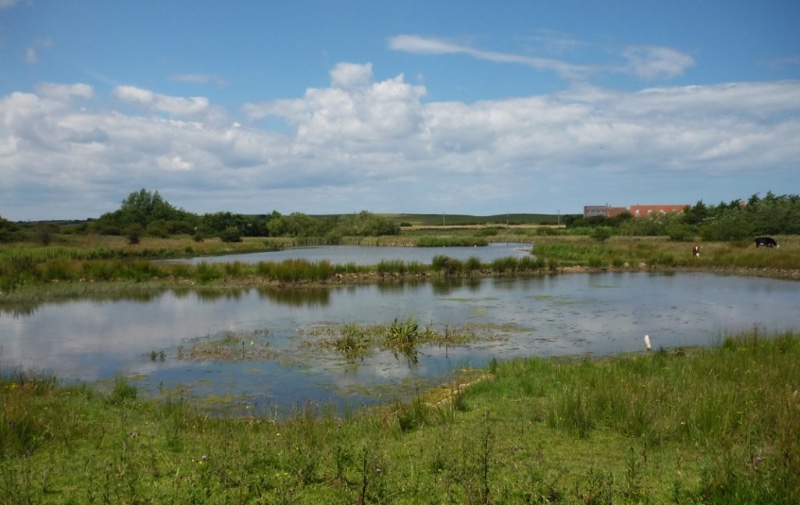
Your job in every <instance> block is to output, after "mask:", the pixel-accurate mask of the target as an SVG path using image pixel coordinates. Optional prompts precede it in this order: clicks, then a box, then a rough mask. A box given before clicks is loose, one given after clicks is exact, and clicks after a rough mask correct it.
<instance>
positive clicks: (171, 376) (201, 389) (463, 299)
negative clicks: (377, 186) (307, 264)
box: [0, 248, 800, 413]
mask: <svg viewBox="0 0 800 505" xmlns="http://www.w3.org/2000/svg"><path fill="white" fill-rule="evenodd" d="M367 249H379V248H367ZM448 249H454V248H448ZM478 249H484V250H488V249H489V248H478ZM415 252H416V251H415ZM229 259H230V258H229ZM402 259H405V258H402ZM405 260H406V261H408V260H407V259H405ZM258 261H262V260H258ZM420 261H424V260H420ZM798 295H800V283H797V282H794V281H787V280H777V279H765V278H757V277H736V276H725V275H714V274H709V273H674V274H663V273H662V274H654V273H645V272H623V273H612V272H603V273H591V274H563V275H554V276H541V277H527V278H481V279H458V280H453V281H435V282H395V283H385V284H366V285H357V286H337V287H330V288H318V289H317V288H314V289H301V290H296V289H294V290H293V289H276V288H270V289H242V290H236V291H228V292H225V293H219V292H217V293H210V292H207V291H194V290H184V291H174V290H165V291H161V292H158V293H153V294H150V295H148V296H141V295H140V296H137V297H129V298H122V299H115V300H109V299H75V300H69V301H63V302H59V303H47V304H43V305H40V306H38V307H36V308H33V309H31V308H27V309H26V310H18V308H15V307H3V308H2V310H0V361H2V362H3V363H4V364H5V365H6V366H19V367H22V368H25V369H34V370H40V371H48V372H52V373H54V374H56V376H57V377H59V378H60V379H62V380H81V381H89V382H94V381H101V380H105V379H109V378H113V377H114V376H115V375H117V374H124V375H126V376H130V377H135V378H136V379H137V385H138V387H139V389H140V391H141V392H145V393H153V394H158V392H159V391H169V392H172V393H173V394H175V392H179V394H180V395H182V396H186V397H189V398H193V399H197V400H198V401H200V402H201V403H203V404H205V405H206V406H208V407H209V408H215V407H226V408H231V406H233V408H235V409H240V410H245V411H251V412H259V413H265V412H272V411H275V410H280V411H283V412H286V411H287V410H288V409H291V408H292V406H294V405H297V404H302V403H304V402H307V401H311V402H315V403H319V404H328V403H332V404H335V405H338V406H342V405H353V406H357V405H362V404H371V403H375V402H381V401H386V400H388V399H393V398H396V397H399V396H402V395H403V394H407V393H411V394H413V392H414V391H415V390H416V388H418V387H420V384H422V385H430V384H434V383H442V382H444V381H446V380H447V378H448V377H449V376H450V374H452V373H453V372H454V371H456V370H458V369H461V368H463V367H468V366H473V367H480V366H483V365H485V364H486V363H487V362H488V361H489V360H491V359H492V358H497V359H507V358H512V357H515V356H558V355H576V354H577V355H581V354H586V353H590V354H593V355H606V354H611V353H620V352H642V351H643V350H644V342H643V336H644V335H645V334H649V335H650V337H651V340H652V342H653V346H654V347H655V348H659V347H665V348H673V347H678V346H696V345H700V346H706V345H712V344H715V343H717V342H718V341H719V339H720V336H721V335H722V334H723V333H725V332H727V331H743V330H748V329H752V328H753V327H757V328H759V330H760V331H762V330H763V331H765V332H768V331H780V330H787V329H797V328H798V327H799V326H800V316H799V315H798V314H800V296H798ZM409 317H410V318H413V319H415V320H416V321H418V322H419V323H420V326H421V327H425V326H426V325H429V324H432V325H434V326H436V327H437V328H441V327H444V326H445V325H449V326H454V327H458V326H463V325H476V326H478V327H481V328H484V329H486V330H487V331H489V332H490V333H491V335H492V337H493V338H492V339H490V340H488V341H484V342H479V343H475V344H470V345H467V346H463V347H450V348H439V347H423V348H420V349H419V353H418V355H417V356H416V358H417V359H416V360H415V361H414V360H409V359H407V358H406V357H404V356H395V355H394V354H392V353H391V352H377V353H375V354H374V355H372V356H370V357H367V358H365V359H364V360H363V361H358V362H355V363H353V362H348V361H347V360H346V359H344V358H343V357H342V356H340V355H337V354H335V353H333V352H327V351H320V350H319V349H315V348H309V347H308V345H307V344H308V343H309V342H311V341H313V340H314V339H316V338H319V337H315V336H313V330H314V329H315V328H318V327H330V326H333V327H338V326H339V325H342V324H352V323H354V324H359V325H371V324H389V323H391V322H392V321H393V320H394V319H395V318H397V319H399V320H401V321H404V320H406V319H407V318H409ZM225 336H228V337H229V338H228V340H226V341H225V343H224V346H227V347H225V349H227V350H228V351H229V354H231V355H232V356H233V359H229V360H226V361H222V362H220V361H215V360H213V359H209V360H204V359H188V358H187V357H186V353H185V352H184V351H186V350H188V349H191V348H193V347H195V346H198V345H201V346H202V345H208V344H209V343H215V342H219V341H221V340H223V339H224V337H225ZM263 351H268V352H269V353H270V354H271V356H272V357H271V358H270V359H238V358H237V356H239V355H240V354H241V353H245V352H246V353H250V352H255V353H256V354H257V353H259V352H263ZM239 357H241V356H239Z"/></svg>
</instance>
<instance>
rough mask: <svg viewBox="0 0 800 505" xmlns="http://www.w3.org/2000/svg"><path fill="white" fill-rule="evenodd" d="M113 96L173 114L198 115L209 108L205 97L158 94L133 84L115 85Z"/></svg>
mask: <svg viewBox="0 0 800 505" xmlns="http://www.w3.org/2000/svg"><path fill="white" fill-rule="evenodd" d="M113 93H114V96H115V97H116V98H117V99H119V100H122V101H124V102H131V103H135V104H137V105H141V106H143V107H145V108H149V109H152V110H157V111H161V112H166V113H169V114H172V115H175V116H189V117H192V116H199V115H203V114H205V113H206V112H208V110H209V101H208V99H207V98H205V97H201V96H195V97H177V96H168V95H160V94H158V93H153V92H152V91H149V90H146V89H142V88H137V87H135V86H117V87H116V88H114V91H113Z"/></svg>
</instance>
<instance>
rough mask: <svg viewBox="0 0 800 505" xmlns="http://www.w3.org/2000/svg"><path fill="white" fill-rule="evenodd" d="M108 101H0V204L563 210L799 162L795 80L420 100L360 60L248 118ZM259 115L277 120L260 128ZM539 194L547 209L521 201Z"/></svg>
mask: <svg viewBox="0 0 800 505" xmlns="http://www.w3.org/2000/svg"><path fill="white" fill-rule="evenodd" d="M112 94H113V96H114V97H115V98H116V99H117V100H120V101H121V102H123V103H126V104H131V105H134V106H135V108H134V110H133V111H132V112H131V111H125V110H124V109H123V110H108V109H106V108H104V107H103V106H102V104H103V103H104V98H105V97H96V96H95V92H94V90H93V89H92V88H91V87H90V86H88V85H85V84H81V83H74V84H55V83H45V84H41V85H39V86H37V87H36V89H35V91H34V92H30V93H20V92H15V93H11V94H9V95H6V96H3V97H0V180H3V185H2V186H1V187H0V202H2V203H0V205H1V207H0V215H3V217H6V218H16V219H48V218H54V217H75V218H86V217H97V216H98V215H100V214H102V213H103V212H106V211H110V210H114V209H115V208H117V207H118V205H119V201H120V200H121V199H122V198H124V197H125V196H126V195H127V194H128V193H129V192H130V191H134V190H137V189H139V188H142V187H147V188H151V189H154V190H158V191H159V192H160V193H161V194H162V195H164V196H165V198H167V199H168V200H169V201H170V202H171V203H173V204H175V205H178V206H181V207H183V208H186V209H187V210H190V211H193V212H212V211H217V210H231V211H234V212H249V213H260V212H270V211H271V210H279V211H281V212H292V211H300V212H307V213H326V212H351V211H356V210H361V209H364V208H366V209H370V210H373V211H389V212H391V211H398V212H399V211H419V212H430V211H443V210H447V211H448V212H461V213H473V214H475V213H481V209H492V210H493V211H494V212H492V211H490V212H487V213H495V212H497V208H498V207H500V208H505V209H508V210H511V211H515V210H517V209H522V210H523V211H526V210H525V209H527V211H554V210H555V208H560V209H561V211H562V212H568V210H567V209H569V208H570V207H569V206H570V205H571V206H572V210H573V211H577V210H579V209H580V208H581V206H582V205H586V204H593V203H597V202H595V201H594V200H593V198H597V197H598V196H597V195H600V194H602V193H601V189H602V188H603V187H604V185H611V186H614V187H615V188H616V187H618V186H623V187H627V185H628V184H629V183H630V184H635V185H636V187H638V188H653V191H657V190H661V189H662V187H663V186H664V185H665V184H664V183H663V181H667V183H669V181H681V188H680V194H681V195H685V194H686V191H687V189H686V188H689V187H691V184H690V182H687V181H690V180H691V178H692V177H699V176H702V177H706V178H712V179H713V178H720V180H725V181H730V180H733V179H740V178H741V177H742V176H745V175H746V176H749V175H750V174H752V173H753V170H754V169H758V170H759V171H760V172H759V173H760V174H764V175H762V176H760V177H761V178H762V179H764V180H766V174H777V175H776V177H779V178H781V177H782V178H784V179H786V178H788V179H790V178H792V177H796V169H797V167H796V163H797V160H798V159H800V145H798V143H797V142H796V139H797V138H798V137H800V119H799V118H798V116H799V115H800V82H798V81H780V82H755V83H727V84H719V85H711V86H680V87H664V86H661V87H650V88H645V89H641V90H639V91H636V92H629V91H620V90H612V89H607V88H601V87H596V86H589V85H585V84H584V85H575V86H573V87H571V88H570V89H568V90H565V91H562V92H557V93H551V94H543V95H533V96H527V97H518V98H514V99H503V100H484V101H479V102H475V103H462V102H437V101H427V100H426V98H427V89H426V88H425V87H424V86H421V85H415V84H410V83H408V82H406V80H405V77H404V76H403V75H402V74H400V75H397V76H395V77H391V78H387V79H376V78H375V76H374V74H373V70H372V66H371V65H370V64H357V63H341V64H338V65H336V66H334V67H333V69H331V72H330V85H329V86H327V87H321V88H309V89H307V90H306V91H305V93H303V94H302V95H301V96H298V97H295V98H291V97H290V98H285V99H282V100H275V101H268V102H261V103H252V104H246V105H245V106H243V111H244V112H245V113H246V114H247V115H248V116H249V117H250V118H251V119H252V122H247V121H241V122H239V123H235V122H233V121H223V120H221V119H220V118H221V117H225V116H226V114H225V113H223V114H221V115H215V116H212V115H209V113H208V112H209V111H211V110H214V109H215V106H214V105H213V104H211V103H210V102H209V101H208V100H207V99H199V98H197V97H179V96H167V95H163V94H160V93H157V92H155V91H152V90H148V89H143V88H140V87H134V86H118V87H116V88H114V89H113V91H112ZM95 100H96V101H97V102H95ZM138 109H141V110H145V111H151V112H157V113H156V114H141V113H138V112H139V110H138ZM223 112H224V111H223ZM270 115H272V116H277V117H280V118H283V119H284V120H285V122H286V123H287V124H288V126H289V128H288V129H287V130H282V131H272V130H269V129H267V128H266V127H264V126H262V125H261V122H260V121H261V119H262V118H265V117H266V116H270ZM781 174H783V175H781ZM612 175H613V176H614V177H612ZM776 180H777V179H776ZM781 180H783V179H781ZM631 181H633V182H631ZM729 184H730V182H729ZM717 186H723V185H717ZM763 189H764V190H767V189H773V190H775V191H780V189H781V188H780V187H773V188H769V187H767V188H763ZM676 191H677V190H676ZM728 191H730V190H728ZM754 192H755V191H754ZM741 196H743V197H747V196H748V195H747V194H744V195H741ZM702 197H703V196H701V198H702ZM706 197H707V195H706ZM733 197H734V195H730V194H728V193H726V194H725V195H723V198H724V199H725V200H726V201H727V200H729V199H730V198H733ZM542 198H546V199H547V200H548V201H558V202H559V203H558V204H557V205H558V206H559V207H554V208H550V207H548V208H545V209H542V208H539V207H537V204H536V202H538V201H540V200H541V199H542ZM607 199H608V198H607V197H603V198H601V201H600V203H601V204H602V203H605V202H606V200H607ZM720 199H722V198H720ZM680 200H681V202H680V203H684V202H687V201H688V202H691V201H692V200H690V199H687V197H686V196H682V197H681V198H680ZM41 201H51V203H50V204H49V205H48V206H47V207H45V209H46V212H48V215H43V214H42V212H45V210H42V209H43V208H42V206H41V205H40V202H41ZM59 202H64V203H59ZM612 203H613V202H612ZM616 203H617V204H621V205H625V204H629V203H631V202H629V201H623V202H616ZM523 205H525V207H521V206H523ZM553 205H555V204H553ZM72 206H74V208H73V207H72ZM506 206H513V207H511V208H508V207H506ZM54 209H57V210H54Z"/></svg>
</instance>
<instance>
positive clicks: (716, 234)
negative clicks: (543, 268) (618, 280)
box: [565, 191, 800, 241]
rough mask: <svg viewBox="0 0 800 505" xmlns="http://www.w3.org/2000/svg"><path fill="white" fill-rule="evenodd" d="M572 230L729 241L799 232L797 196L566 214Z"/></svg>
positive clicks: (604, 235)
mask: <svg viewBox="0 0 800 505" xmlns="http://www.w3.org/2000/svg"><path fill="white" fill-rule="evenodd" d="M565 223H566V225H567V229H568V230H569V231H570V232H571V233H576V234H590V235H592V236H594V237H596V238H598V239H604V238H607V237H608V236H611V235H635V236H668V237H670V238H671V239H672V240H694V239H695V238H698V237H699V238H700V239H702V240H705V241H728V240H744V239H751V238H753V237H755V236H760V235H800V196H798V195H780V196H779V195H775V194H774V193H772V192H771V191H769V192H767V194H766V195H765V196H764V197H763V198H761V197H759V195H758V194H754V195H753V196H751V197H750V198H749V199H748V200H747V201H746V202H745V201H743V200H732V201H730V202H727V203H726V202H720V203H719V204H718V205H706V204H705V203H703V201H702V200H700V201H698V202H697V203H696V204H695V205H693V206H687V207H686V208H685V209H683V211H681V212H670V213H666V214H655V215H652V216H648V217H640V218H634V217H633V216H632V215H631V214H630V213H627V212H626V213H623V214H620V215H617V216H613V217H609V218H606V217H602V216H600V217H591V218H586V219H584V218H582V217H569V216H568V217H567V219H565Z"/></svg>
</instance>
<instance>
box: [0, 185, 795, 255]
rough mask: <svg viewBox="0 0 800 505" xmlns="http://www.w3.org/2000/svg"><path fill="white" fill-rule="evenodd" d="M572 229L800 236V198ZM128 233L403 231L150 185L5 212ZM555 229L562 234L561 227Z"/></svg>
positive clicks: (2, 227)
mask: <svg viewBox="0 0 800 505" xmlns="http://www.w3.org/2000/svg"><path fill="white" fill-rule="evenodd" d="M562 222H563V223H564V224H566V226H567V230H566V233H570V234H586V235H591V236H594V237H595V238H598V239H601V240H602V239H605V238H608V237H609V236H611V235H630V236H668V237H670V238H671V239H673V240H695V239H697V238H700V239H701V240H705V241H727V240H744V239H751V238H752V237H755V236H760V235H800V196H798V195H775V194H774V193H772V192H771V191H769V192H767V194H766V195H765V196H764V197H763V198H762V197H759V195H758V194H754V195H752V196H751V197H750V198H749V199H748V200H747V201H746V202H745V201H742V200H732V201H730V202H727V203H726V202H720V203H719V204H718V205H706V204H705V203H703V201H702V200H700V201H698V202H697V203H696V204H695V205H693V206H687V207H686V208H685V209H683V211H682V212H673V213H667V214H657V215H653V216H648V217H641V218H634V217H633V216H632V215H631V214H630V213H623V214H620V215H617V216H614V217H610V218H605V217H592V218H587V219H584V218H582V217H581V216H579V215H577V216H576V215H566V216H563V219H562ZM64 231H69V232H72V233H86V234H88V233H97V234H105V235H122V236H125V237H127V238H128V240H129V241H130V242H132V243H135V242H138V241H139V239H140V238H141V237H143V236H153V237H167V236H170V235H192V236H194V238H195V239H196V240H203V239H204V238H210V237H219V238H221V239H222V240H224V241H228V242H236V241H240V240H241V239H242V237H294V238H308V237H315V238H323V239H324V240H326V241H327V242H328V243H331V244H335V243H338V241H339V240H340V239H341V238H342V237H348V236H349V237H357V236H382V235H397V234H399V233H400V226H399V225H398V224H396V223H394V222H392V221H390V220H388V219H386V218H383V217H380V216H377V215H375V214H372V213H370V212H367V211H366V210H364V211H361V212H358V213H353V214H341V215H329V216H324V217H313V216H310V215H307V214H303V213H301V212H293V213H291V214H288V215H283V214H281V213H279V212H277V211H273V212H272V213H271V214H259V215H249V214H236V213H232V212H227V211H222V212H215V213H206V214H202V215H199V214H194V213H192V212H187V211H185V210H183V209H179V208H176V207H174V206H173V205H171V204H170V203H169V202H167V201H166V200H164V198H162V197H161V195H159V193H158V191H155V192H151V191H149V190H146V189H141V190H139V191H135V192H133V193H131V194H130V195H128V197H127V198H125V199H124V200H123V201H122V203H121V205H120V208H119V209H117V210H115V211H112V212H107V213H105V214H103V215H101V216H100V217H99V218H97V219H93V220H89V221H81V222H75V223H71V224H70V225H69V226H68V227H67V226H60V227H59V226H58V225H56V224H54V223H52V222H39V223H33V224H28V225H25V224H21V223H14V222H12V221H9V220H7V219H3V218H2V217H1V216H0V243H4V242H5V243H8V242H17V241H25V240H35V241H38V242H41V243H44V244H47V243H49V242H50V240H51V238H52V236H53V235H54V234H55V233H58V232H64ZM554 233H555V232H554Z"/></svg>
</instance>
